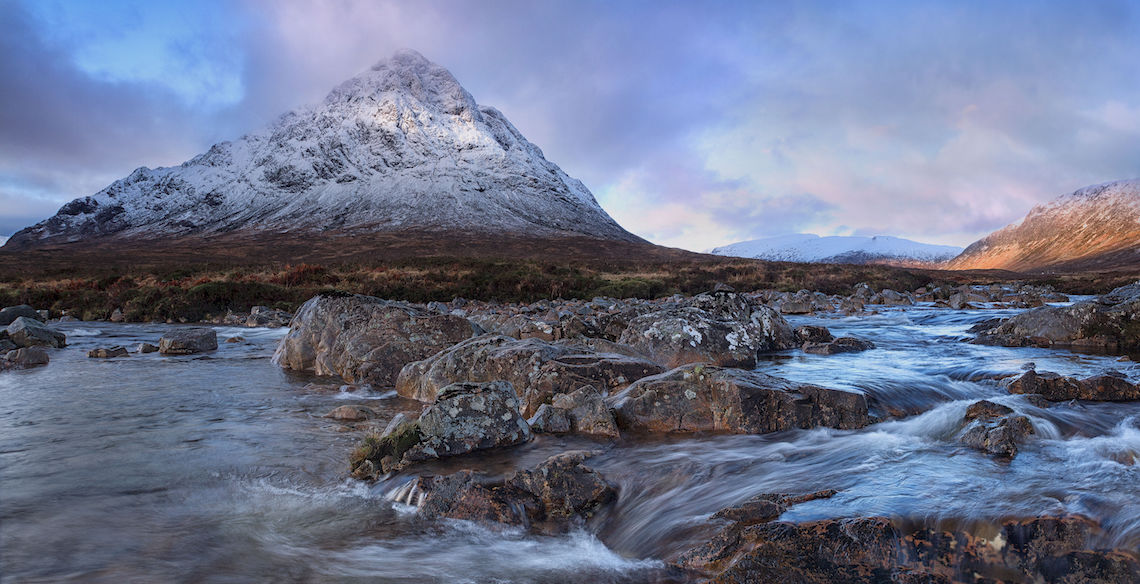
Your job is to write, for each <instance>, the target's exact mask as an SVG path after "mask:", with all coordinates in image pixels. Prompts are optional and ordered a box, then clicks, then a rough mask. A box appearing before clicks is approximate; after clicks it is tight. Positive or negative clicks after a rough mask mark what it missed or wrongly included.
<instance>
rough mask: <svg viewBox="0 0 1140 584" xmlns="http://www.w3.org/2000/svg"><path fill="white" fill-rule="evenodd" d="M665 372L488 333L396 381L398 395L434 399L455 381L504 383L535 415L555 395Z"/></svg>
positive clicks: (411, 366)
mask: <svg viewBox="0 0 1140 584" xmlns="http://www.w3.org/2000/svg"><path fill="white" fill-rule="evenodd" d="M661 371H662V368H661V367H660V366H659V365H657V364H656V363H653V362H651V361H649V360H647V359H644V358H638V357H631V356H629V355H622V354H618V353H610V352H599V351H595V350H594V349H592V348H590V347H588V346H587V345H585V344H583V343H579V342H576V341H556V342H547V341H542V340H539V339H533V338H531V339H521V340H520V339H513V338H510V337H506V336H502V335H484V336H481V337H476V338H473V339H469V340H466V341H463V342H461V343H459V344H457V345H455V346H453V347H450V348H448V349H445V350H443V351H440V352H439V353H437V354H435V355H432V356H431V357H428V358H427V359H424V360H422V361H417V362H414V363H408V364H407V365H406V366H405V367H404V368H403V370H402V371H400V375H399V377H398V378H397V379H396V391H397V392H398V393H399V395H401V396H403V397H407V398H411V399H416V400H420V401H432V400H434V399H435V398H436V395H437V393H438V392H439V391H440V388H442V387H444V386H446V385H448V384H451V383H454V382H457V381H495V380H502V381H507V382H509V383H510V384H511V385H512V386H513V387H514V388H515V389H516V391H519V392H520V394H521V395H520V397H522V398H523V408H522V409H523V413H524V414H525V415H527V416H532V415H534V413H535V412H537V411H538V407H539V406H540V405H542V404H544V403H549V402H550V400H551V399H552V398H553V397H554V395H555V394H557V393H570V392H572V391H574V390H576V389H578V388H580V387H582V386H584V385H592V386H594V387H596V388H600V389H601V390H603V391H610V392H612V391H615V390H618V389H621V388H624V387H625V386H627V385H629V384H630V383H632V382H633V381H636V380H638V379H641V378H642V377H645V376H647V375H654V374H657V373H660V372H661Z"/></svg>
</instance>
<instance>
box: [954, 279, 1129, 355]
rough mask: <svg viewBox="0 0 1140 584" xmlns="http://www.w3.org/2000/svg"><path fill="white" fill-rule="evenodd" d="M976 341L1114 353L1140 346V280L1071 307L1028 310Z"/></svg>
mask: <svg viewBox="0 0 1140 584" xmlns="http://www.w3.org/2000/svg"><path fill="white" fill-rule="evenodd" d="M974 342H977V343H980V344H986V345H1003V346H1009V347H1023V346H1041V347H1068V348H1075V349H1097V350H1104V351H1112V352H1118V351H1127V350H1132V349H1137V348H1140V282H1138V283H1136V284H1129V285H1128V286H1122V287H1120V288H1117V289H1115V290H1113V291H1112V292H1109V293H1108V294H1104V295H1102V296H1100V297H1098V298H1096V299H1093V300H1086V301H1084V302H1077V303H1074V304H1072V305H1069V306H1043V307H1040V308H1034V309H1032V310H1027V311H1025V312H1023V313H1021V314H1019V315H1017V316H1014V317H1013V318H1010V319H1009V320H1007V321H1005V322H1003V323H1001V324H1000V325H998V326H996V327H994V328H992V329H989V330H986V331H982V332H980V333H979V334H978V337H977V338H976V339H975V341H974Z"/></svg>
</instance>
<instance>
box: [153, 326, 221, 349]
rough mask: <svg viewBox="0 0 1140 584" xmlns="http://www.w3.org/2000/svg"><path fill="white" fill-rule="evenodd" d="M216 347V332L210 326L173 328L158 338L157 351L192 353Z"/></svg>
mask: <svg viewBox="0 0 1140 584" xmlns="http://www.w3.org/2000/svg"><path fill="white" fill-rule="evenodd" d="M217 348H218V333H216V332H214V329H212V328H197V327H196V328H181V329H175V330H172V331H168V332H167V333H166V334H164V335H162V338H160V339H158V352H159V353H162V354H163V355H193V354H195V353H204V352H206V351H213V350H214V349H217Z"/></svg>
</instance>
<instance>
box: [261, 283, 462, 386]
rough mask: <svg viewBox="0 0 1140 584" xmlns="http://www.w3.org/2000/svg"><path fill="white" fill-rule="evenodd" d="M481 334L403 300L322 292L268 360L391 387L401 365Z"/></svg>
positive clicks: (450, 317) (304, 307)
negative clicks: (325, 293)
mask: <svg viewBox="0 0 1140 584" xmlns="http://www.w3.org/2000/svg"><path fill="white" fill-rule="evenodd" d="M480 332H481V329H480V328H479V327H477V326H476V325H474V324H473V323H472V322H471V321H469V320H467V319H466V318H463V317H459V316H455V315H451V314H439V313H438V312H434V311H430V310H427V309H424V308H419V307H416V306H412V305H410V304H407V303H404V302H394V301H387V300H381V299H379V298H373V297H371V296H360V295H321V296H315V297H313V298H311V299H309V300H308V301H307V302H305V304H303V305H302V306H301V308H300V310H298V311H297V315H296V316H295V317H294V318H293V321H292V324H291V325H290V328H289V333H288V334H287V335H286V336H285V338H283V339H281V342H280V343H279V344H278V345H277V350H276V352H275V353H274V355H273V362H274V363H276V364H278V365H280V366H281V367H284V368H286V369H292V370H295V371H310V372H313V373H315V374H317V375H339V376H340V377H341V378H342V379H344V380H345V381H347V382H348V383H372V384H374V385H378V386H391V385H392V384H393V383H394V382H395V381H396V376H397V374H399V372H400V369H401V368H402V367H403V366H404V365H405V364H407V363H410V362H412V361H417V360H419V359H423V358H425V357H428V356H430V355H433V354H435V353H437V352H439V351H441V350H443V349H446V348H448V347H450V346H452V345H454V344H456V343H458V342H460V341H463V340H466V339H469V338H471V337H472V336H474V335H476V334H478V333H480ZM463 381H467V380H466V379H464V380H463ZM428 401H430V400H428Z"/></svg>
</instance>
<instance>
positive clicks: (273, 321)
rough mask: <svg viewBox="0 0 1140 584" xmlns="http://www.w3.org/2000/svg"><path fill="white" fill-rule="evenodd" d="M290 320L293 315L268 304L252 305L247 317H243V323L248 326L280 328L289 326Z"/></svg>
mask: <svg viewBox="0 0 1140 584" xmlns="http://www.w3.org/2000/svg"><path fill="white" fill-rule="evenodd" d="M291 320H293V315H292V314H289V313H288V312H285V311H284V310H275V309H272V308H269V307H268V306H254V307H253V308H251V309H250V310H249V317H247V318H246V319H245V322H244V323H243V324H245V326H248V327H270V328H280V327H283V326H289V321H291Z"/></svg>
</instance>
